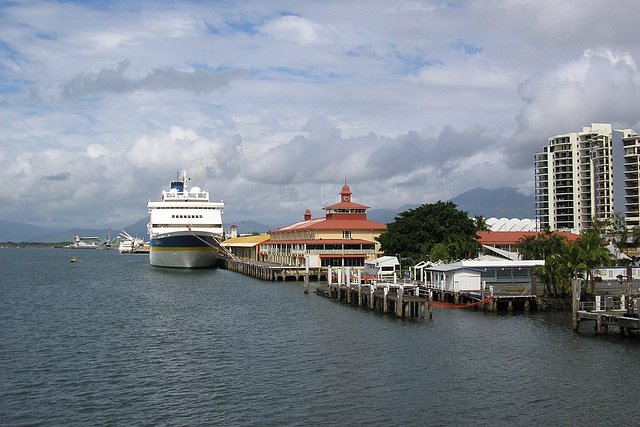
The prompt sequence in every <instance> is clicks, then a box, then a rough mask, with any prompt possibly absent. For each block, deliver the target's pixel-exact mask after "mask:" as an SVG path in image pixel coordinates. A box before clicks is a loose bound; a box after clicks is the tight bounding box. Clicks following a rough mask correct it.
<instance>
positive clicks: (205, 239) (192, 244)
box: [147, 173, 224, 268]
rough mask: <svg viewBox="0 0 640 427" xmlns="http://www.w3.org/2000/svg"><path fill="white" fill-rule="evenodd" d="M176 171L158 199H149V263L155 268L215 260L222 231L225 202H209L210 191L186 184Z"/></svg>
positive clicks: (206, 264)
mask: <svg viewBox="0 0 640 427" xmlns="http://www.w3.org/2000/svg"><path fill="white" fill-rule="evenodd" d="M187 182H188V179H187V177H186V174H185V173H182V175H180V174H178V177H177V179H176V181H173V182H172V183H171V189H170V190H169V191H165V190H163V191H162V200H161V201H160V202H152V201H149V203H147V207H148V208H149V224H148V225H147V229H148V232H149V238H150V247H149V262H150V263H151V265H153V266H157V267H176V268H206V267H213V266H215V265H216V262H217V261H218V254H219V251H220V239H221V237H222V234H223V228H222V211H223V209H224V203H223V202H222V201H220V202H211V201H209V193H208V192H207V191H203V190H201V189H200V188H199V187H192V188H191V189H189V188H188V187H187Z"/></svg>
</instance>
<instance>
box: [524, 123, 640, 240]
mask: <svg viewBox="0 0 640 427" xmlns="http://www.w3.org/2000/svg"><path fill="white" fill-rule="evenodd" d="M639 147H640V139H639V137H638V135H637V134H636V133H635V132H633V131H632V130H631V129H625V130H620V131H619V130H612V127H611V125H610V124H605V123H593V124H591V126H588V127H584V128H583V129H582V132H574V133H567V134H563V135H556V136H553V137H551V138H549V144H548V145H545V146H544V147H543V151H542V152H540V153H537V154H536V155H535V161H534V166H535V215H536V224H537V227H538V229H540V230H542V229H545V228H549V229H551V230H558V231H571V232H573V233H580V232H581V231H582V230H585V229H587V228H589V227H590V226H591V224H592V222H593V220H594V219H596V220H608V221H611V220H613V218H614V213H615V212H620V213H622V214H624V216H625V218H626V224H627V226H629V227H632V226H634V225H638V223H639V208H638V206H639V205H638V194H639V193H638V189H639V182H638V154H639V152H640V148H639Z"/></svg>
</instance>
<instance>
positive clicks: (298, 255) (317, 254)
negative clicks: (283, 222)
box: [260, 184, 387, 268]
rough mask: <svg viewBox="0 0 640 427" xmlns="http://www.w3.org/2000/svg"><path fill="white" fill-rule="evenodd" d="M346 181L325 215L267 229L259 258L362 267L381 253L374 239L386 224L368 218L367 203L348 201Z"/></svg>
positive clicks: (300, 264)
mask: <svg viewBox="0 0 640 427" xmlns="http://www.w3.org/2000/svg"><path fill="white" fill-rule="evenodd" d="M351 195H352V193H351V190H350V189H349V186H348V185H346V184H345V185H344V186H343V187H342V191H341V192H340V202H339V203H337V204H334V205H331V206H327V207H325V208H323V209H324V210H325V211H326V212H325V216H324V217H321V218H312V217H311V212H310V211H309V209H307V210H306V212H305V213H304V219H303V220H302V221H300V222H296V223H295V224H291V225H288V226H286V227H282V228H279V229H277V230H275V231H272V232H271V233H270V236H271V238H270V240H268V241H266V242H264V243H262V244H261V245H260V260H261V261H266V262H272V263H278V264H284V265H292V266H304V265H305V263H307V262H308V263H309V267H329V266H331V267H355V268H364V264H365V262H366V261H369V260H372V259H375V258H377V257H378V256H381V255H382V253H381V250H380V244H379V243H378V242H377V241H376V240H375V239H376V237H378V236H380V234H382V233H383V232H385V231H386V229H387V226H386V225H384V224H380V223H378V222H375V221H370V220H368V219H367V209H368V208H369V207H368V206H364V205H360V204H357V203H354V202H352V201H351Z"/></svg>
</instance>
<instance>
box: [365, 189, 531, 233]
mask: <svg viewBox="0 0 640 427" xmlns="http://www.w3.org/2000/svg"><path fill="white" fill-rule="evenodd" d="M445 201H451V202H453V203H455V204H456V206H457V208H458V209H459V210H461V211H464V212H467V213H468V214H469V216H470V217H474V216H477V215H481V216H483V217H485V218H493V217H495V218H518V219H525V218H529V219H533V218H534V216H535V211H534V199H533V196H525V195H522V194H520V193H518V191H517V189H515V188H511V187H500V188H496V189H495V190H487V189H485V188H480V187H478V188H476V189H474V190H470V191H467V192H465V193H462V194H459V195H457V196H456V197H454V198H453V199H450V200H445ZM419 206H420V205H418V204H416V205H404V206H402V207H400V208H398V209H395V210H394V209H370V210H368V211H367V218H368V219H370V220H372V221H375V222H379V223H382V224H388V223H390V222H393V220H394V219H395V217H396V215H398V214H399V213H400V212H405V211H407V210H409V209H415V208H417V207H419Z"/></svg>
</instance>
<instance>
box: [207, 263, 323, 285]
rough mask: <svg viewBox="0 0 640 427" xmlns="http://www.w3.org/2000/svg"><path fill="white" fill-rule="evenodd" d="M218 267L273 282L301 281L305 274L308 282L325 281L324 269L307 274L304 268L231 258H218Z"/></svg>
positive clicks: (310, 270)
mask: <svg viewBox="0 0 640 427" xmlns="http://www.w3.org/2000/svg"><path fill="white" fill-rule="evenodd" d="M218 266H219V267H221V268H225V269H227V270H231V271H236V272H238V273H242V274H245V275H247V276H252V277H256V278H258V279H262V280H269V281H274V282H277V281H283V282H287V281H303V280H305V277H307V274H308V277H309V279H310V280H326V274H327V272H326V269H325V268H310V269H309V270H308V272H307V269H306V268H305V267H296V266H290V265H280V264H272V263H267V262H259V261H249V260H242V259H231V258H220V259H219V261H218Z"/></svg>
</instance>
